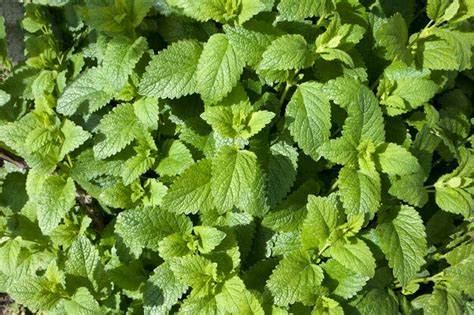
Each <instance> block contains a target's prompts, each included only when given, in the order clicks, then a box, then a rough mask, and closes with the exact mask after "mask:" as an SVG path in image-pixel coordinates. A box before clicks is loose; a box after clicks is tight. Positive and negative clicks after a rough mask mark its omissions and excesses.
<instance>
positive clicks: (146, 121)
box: [133, 97, 160, 130]
mask: <svg viewBox="0 0 474 315" xmlns="http://www.w3.org/2000/svg"><path fill="white" fill-rule="evenodd" d="M133 111H134V112H135V116H137V118H138V120H139V121H140V123H141V124H142V125H143V126H144V127H146V128H148V129H152V130H156V129H158V120H159V113H160V108H159V105H158V101H157V100H156V99H155V98H153V97H145V98H141V99H139V100H138V101H136V102H135V103H133Z"/></svg>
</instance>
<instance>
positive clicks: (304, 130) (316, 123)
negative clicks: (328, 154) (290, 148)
mask: <svg viewBox="0 0 474 315" xmlns="http://www.w3.org/2000/svg"><path fill="white" fill-rule="evenodd" d="M286 115H287V117H288V119H289V129H290V132H291V134H292V135H293V137H294V138H295V140H296V141H297V142H298V144H299V145H300V146H301V148H302V149H303V151H304V152H305V153H306V154H308V155H310V156H311V157H312V158H313V159H315V160H317V159H318V156H319V155H318V153H317V148H318V147H319V146H321V145H322V144H323V143H324V142H326V141H327V140H328V138H329V135H330V129H331V108H330V105H329V101H328V100H327V98H326V96H325V94H324V92H323V91H322V89H321V86H320V85H319V84H316V83H304V84H302V85H300V86H298V88H297V90H296V92H295V94H294V95H293V97H292V98H291V101H290V103H289V104H288V108H287V112H286Z"/></svg>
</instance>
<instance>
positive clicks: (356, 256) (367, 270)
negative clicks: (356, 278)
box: [330, 238, 376, 278]
mask: <svg viewBox="0 0 474 315" xmlns="http://www.w3.org/2000/svg"><path fill="white" fill-rule="evenodd" d="M330 254H331V256H332V257H333V258H334V259H335V260H336V261H337V262H339V263H340V264H341V265H343V266H344V267H346V268H348V269H350V270H352V271H354V272H356V273H358V274H360V275H361V276H365V277H370V278H372V277H373V276H374V272H375V267H376V265H375V259H374V257H373V255H372V252H371V251H370V248H369V247H368V246H367V244H365V242H364V241H362V240H360V239H358V238H352V239H349V240H339V241H337V242H336V243H335V244H333V245H332V246H331V247H330Z"/></svg>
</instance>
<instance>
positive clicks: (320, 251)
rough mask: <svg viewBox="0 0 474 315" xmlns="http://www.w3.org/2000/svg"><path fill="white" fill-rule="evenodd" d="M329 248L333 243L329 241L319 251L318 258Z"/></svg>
mask: <svg viewBox="0 0 474 315" xmlns="http://www.w3.org/2000/svg"><path fill="white" fill-rule="evenodd" d="M329 247H331V243H330V242H329V241H326V243H325V244H324V246H323V247H322V248H321V249H320V250H319V252H318V258H320V257H321V255H322V254H323V253H324V252H325V251H326V249H328V248H329Z"/></svg>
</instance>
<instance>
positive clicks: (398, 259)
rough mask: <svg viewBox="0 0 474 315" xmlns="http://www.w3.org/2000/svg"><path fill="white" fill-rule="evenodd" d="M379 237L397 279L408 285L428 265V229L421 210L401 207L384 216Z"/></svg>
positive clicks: (379, 229) (378, 232)
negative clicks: (422, 218)
mask: <svg viewBox="0 0 474 315" xmlns="http://www.w3.org/2000/svg"><path fill="white" fill-rule="evenodd" d="M377 234H378V235H379V237H380V244H381V247H382V250H383V252H384V253H385V255H386V256H387V258H388V261H389V264H390V266H391V267H392V268H393V273H394V275H395V277H397V279H398V280H400V282H401V283H402V285H405V284H407V283H408V281H410V279H412V278H413V277H414V276H415V275H416V273H417V272H418V270H419V269H420V267H421V266H422V265H423V264H424V263H425V259H424V256H425V255H426V252H427V244H426V239H425V236H426V234H425V227H424V225H423V222H422V220H421V218H420V216H419V214H418V213H417V211H416V210H415V209H413V208H411V207H409V206H401V207H397V208H395V209H393V210H392V211H391V212H389V213H388V214H386V215H385V216H383V217H381V219H380V222H379V225H378V226H377Z"/></svg>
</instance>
